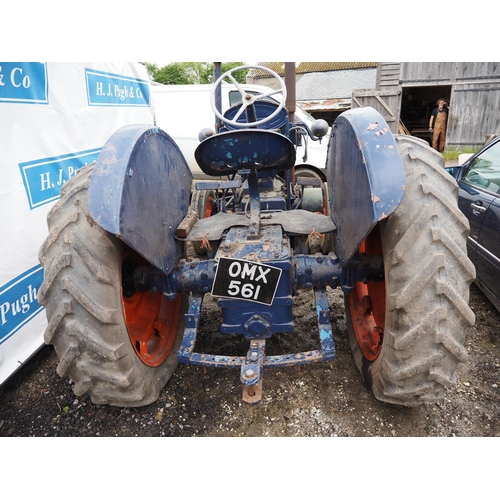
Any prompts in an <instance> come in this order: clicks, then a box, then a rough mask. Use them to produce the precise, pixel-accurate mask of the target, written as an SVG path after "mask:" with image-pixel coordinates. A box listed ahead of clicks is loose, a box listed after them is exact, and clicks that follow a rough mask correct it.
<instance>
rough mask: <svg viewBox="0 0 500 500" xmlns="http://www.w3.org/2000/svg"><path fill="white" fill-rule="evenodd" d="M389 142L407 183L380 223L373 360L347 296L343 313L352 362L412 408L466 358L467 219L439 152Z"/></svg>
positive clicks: (431, 396) (440, 391)
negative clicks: (382, 300) (380, 285)
mask: <svg viewBox="0 0 500 500" xmlns="http://www.w3.org/2000/svg"><path fill="white" fill-rule="evenodd" d="M395 141H396V145H397V147H398V151H399V153H400V156H401V159H402V162H403V167H404V170H405V173H406V177H407V183H406V188H405V196H404V198H403V200H402V202H401V204H400V206H399V207H398V208H397V209H396V210H395V212H394V213H393V214H391V215H390V216H389V217H388V218H387V219H385V220H384V221H382V222H381V223H380V231H381V237H382V247H383V254H384V268H385V286H386V316H385V330H384V340H383V345H382V349H381V352H380V354H379V356H378V358H377V359H376V360H375V361H373V362H369V361H368V360H367V359H366V358H364V357H363V355H362V354H361V351H360V349H359V346H358V345H357V341H356V338H355V335H354V333H353V329H352V324H351V323H352V319H351V315H350V312H349V306H348V299H347V298H346V311H347V315H348V326H349V327H350V328H349V337H350V344H351V349H352V351H353V354H354V359H355V362H356V365H357V367H358V369H359V371H360V372H361V374H362V375H363V378H364V379H365V381H366V382H367V383H368V384H369V385H370V386H371V387H372V389H373V392H374V394H375V396H376V397H377V399H379V400H381V401H385V402H388V403H394V404H399V405H405V406H415V405H419V404H421V403H424V402H431V401H435V400H437V399H440V398H442V397H443V395H444V391H445V387H451V386H454V385H455V384H456V382H457V379H456V370H457V366H458V363H459V362H465V361H466V360H467V357H468V355H467V351H466V349H465V347H464V342H465V337H466V334H467V332H468V329H469V328H470V327H471V326H472V325H473V324H474V321H475V317H474V313H473V312H472V310H471V309H470V307H469V286H470V284H471V283H472V282H473V280H474V278H475V269H474V266H473V265H472V263H471V261H470V260H469V258H468V257H467V249H466V242H467V235H468V231H469V224H468V221H467V219H466V218H465V217H464V216H463V214H462V213H461V212H460V210H459V209H458V206H457V196H458V188H457V184H456V182H455V180H454V179H453V178H452V177H451V176H450V175H448V173H447V172H446V171H445V170H444V168H443V167H444V161H440V158H441V159H442V156H441V155H440V154H438V153H437V152H436V151H434V150H433V149H431V148H430V147H429V146H428V145H427V143H425V142H424V141H420V140H414V138H408V136H402V135H396V136H395Z"/></svg>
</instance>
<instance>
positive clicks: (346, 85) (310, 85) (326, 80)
mask: <svg viewBox="0 0 500 500" xmlns="http://www.w3.org/2000/svg"><path fill="white" fill-rule="evenodd" d="M376 84H377V69H376V68H368V69H348V70H344V71H328V72H325V73H307V74H305V75H303V76H302V77H301V78H300V79H299V80H298V82H297V86H296V90H295V92H296V98H297V101H311V100H321V99H345V98H348V99H350V98H351V96H352V91H353V90H354V89H371V88H375V87H376Z"/></svg>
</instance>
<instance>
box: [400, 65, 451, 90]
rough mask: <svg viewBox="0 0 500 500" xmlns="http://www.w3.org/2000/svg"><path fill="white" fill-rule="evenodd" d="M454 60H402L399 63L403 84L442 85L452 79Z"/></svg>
mask: <svg viewBox="0 0 500 500" xmlns="http://www.w3.org/2000/svg"><path fill="white" fill-rule="evenodd" d="M455 64H456V63H454V62H442V63H438V62H411V63H408V62H404V63H402V64H401V81H402V84H403V85H409V84H415V85H419V84H425V85H442V84H445V83H448V82H450V81H452V80H453V78H454V72H455Z"/></svg>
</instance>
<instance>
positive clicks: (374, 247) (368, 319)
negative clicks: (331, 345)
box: [349, 226, 386, 361]
mask: <svg viewBox="0 0 500 500" xmlns="http://www.w3.org/2000/svg"><path fill="white" fill-rule="evenodd" d="M359 252H360V253H362V254H365V255H366V256H367V257H370V256H372V255H377V254H378V255H380V254H382V244H381V240H380V232H379V229H378V226H377V227H375V229H374V230H373V231H372V232H371V233H370V234H369V236H368V238H367V239H366V240H365V241H364V242H363V243H362V244H361V246H360V247H359ZM385 294H386V291H385V281H380V282H374V281H369V282H368V283H366V284H365V283H362V282H358V283H356V286H355V288H354V290H353V291H352V292H351V293H350V294H349V308H350V312H351V318H352V324H353V328H354V332H355V333H356V338H357V340H358V344H359V347H360V349H361V352H362V353H363V356H364V357H365V358H366V359H367V360H368V361H375V359H377V357H378V355H379V354H380V350H381V349H382V342H383V338H384V328H385V297H386V295H385Z"/></svg>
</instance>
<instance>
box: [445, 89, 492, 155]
mask: <svg viewBox="0 0 500 500" xmlns="http://www.w3.org/2000/svg"><path fill="white" fill-rule="evenodd" d="M499 133H500V82H499V83H498V84H495V83H491V84H480V83H475V84H466V85H454V86H453V90H452V94H451V99H450V115H449V117H448V130H447V134H446V144H447V146H467V145H471V146H482V145H483V144H484V143H485V140H486V136H487V135H489V134H499Z"/></svg>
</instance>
